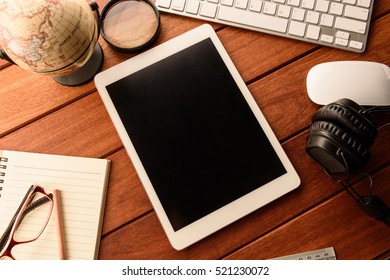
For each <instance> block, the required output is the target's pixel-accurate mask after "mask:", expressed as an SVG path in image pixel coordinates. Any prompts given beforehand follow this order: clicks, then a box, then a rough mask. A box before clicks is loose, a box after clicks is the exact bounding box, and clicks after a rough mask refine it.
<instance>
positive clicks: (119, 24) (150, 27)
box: [100, 0, 160, 53]
mask: <svg viewBox="0 0 390 280" xmlns="http://www.w3.org/2000/svg"><path fill="white" fill-rule="evenodd" d="M100 26H101V32H102V33H101V34H102V36H103V38H104V39H105V40H106V42H107V43H108V44H109V45H110V46H111V47H112V48H113V49H115V50H117V51H120V52H125V53H131V52H135V51H139V50H142V49H144V48H147V47H148V46H150V45H151V44H152V43H153V42H154V41H155V40H156V39H157V37H158V35H159V33H160V14H159V12H158V10H157V8H156V6H155V5H154V4H153V3H152V2H150V1H149V0H112V1H110V2H108V3H107V5H106V6H105V7H104V8H103V10H102V12H101V18H100Z"/></svg>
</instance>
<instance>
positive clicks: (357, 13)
mask: <svg viewBox="0 0 390 280" xmlns="http://www.w3.org/2000/svg"><path fill="white" fill-rule="evenodd" d="M344 16H346V17H350V18H354V19H360V20H367V19H368V10H367V9H365V8H359V7H354V6H349V5H347V6H346V7H345V11H344Z"/></svg>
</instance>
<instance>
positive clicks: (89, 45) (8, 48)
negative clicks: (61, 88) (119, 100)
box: [0, 0, 103, 86]
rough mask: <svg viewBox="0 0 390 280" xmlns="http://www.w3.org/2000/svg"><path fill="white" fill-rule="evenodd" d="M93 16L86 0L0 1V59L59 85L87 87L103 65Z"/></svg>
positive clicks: (94, 7) (92, 10) (94, 9)
mask: <svg viewBox="0 0 390 280" xmlns="http://www.w3.org/2000/svg"><path fill="white" fill-rule="evenodd" d="M94 11H95V13H94ZM98 17H99V16H98V6H97V4H96V3H95V2H91V3H89V4H88V3H87V2H86V0H0V46H1V49H2V50H0V52H1V53H0V57H1V58H5V59H8V60H9V61H11V62H13V63H15V64H17V65H18V66H20V67H21V68H23V69H25V70H27V71H30V72H34V73H38V74H43V75H50V76H52V77H53V78H54V80H56V81H57V82H59V83H61V84H64V85H69V86H77V85H81V84H84V83H86V82H89V81H90V80H92V79H93V77H94V75H95V74H96V73H97V72H98V71H99V70H100V68H101V66H102V63H103V51H102V49H101V47H100V45H99V44H98V43H97V40H98V37H99V28H98Z"/></svg>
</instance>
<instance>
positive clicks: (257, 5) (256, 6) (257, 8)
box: [249, 0, 263, 12]
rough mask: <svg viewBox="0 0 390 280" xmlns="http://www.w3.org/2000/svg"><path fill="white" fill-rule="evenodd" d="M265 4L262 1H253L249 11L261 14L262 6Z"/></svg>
mask: <svg viewBox="0 0 390 280" xmlns="http://www.w3.org/2000/svg"><path fill="white" fill-rule="evenodd" d="M262 4H263V1H261V0H251V2H250V4H249V10H251V11H254V12H260V10H261V5H262Z"/></svg>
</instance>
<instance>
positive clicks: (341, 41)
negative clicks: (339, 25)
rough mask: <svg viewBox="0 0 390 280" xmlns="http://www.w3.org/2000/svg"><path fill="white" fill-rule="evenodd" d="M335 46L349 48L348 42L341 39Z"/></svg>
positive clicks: (337, 39) (337, 40)
mask: <svg viewBox="0 0 390 280" xmlns="http://www.w3.org/2000/svg"><path fill="white" fill-rule="evenodd" d="M335 44H336V45H339V46H343V47H346V46H348V40H345V39H341V38H336V40H335Z"/></svg>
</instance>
